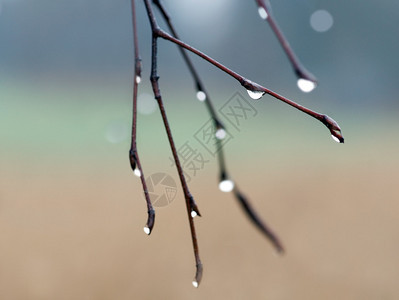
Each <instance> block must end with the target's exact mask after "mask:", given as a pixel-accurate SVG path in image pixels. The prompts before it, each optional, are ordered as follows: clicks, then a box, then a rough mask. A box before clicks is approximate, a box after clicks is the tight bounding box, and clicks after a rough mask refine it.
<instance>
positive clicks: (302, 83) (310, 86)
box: [297, 78, 316, 93]
mask: <svg viewBox="0 0 399 300" xmlns="http://www.w3.org/2000/svg"><path fill="white" fill-rule="evenodd" d="M297 85H298V87H299V88H300V90H301V91H302V92H305V93H309V92H311V91H313V90H314V89H315V87H316V83H314V82H313V81H310V80H308V79H304V78H299V79H298V81H297Z"/></svg>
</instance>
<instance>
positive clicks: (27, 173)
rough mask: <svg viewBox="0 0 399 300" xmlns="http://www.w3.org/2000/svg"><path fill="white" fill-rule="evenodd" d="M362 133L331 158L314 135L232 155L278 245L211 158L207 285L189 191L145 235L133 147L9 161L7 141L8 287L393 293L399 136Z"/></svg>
mask: <svg viewBox="0 0 399 300" xmlns="http://www.w3.org/2000/svg"><path fill="white" fill-rule="evenodd" d="M348 129H349V132H350V131H351V127H349V128H348ZM289 137H290V134H288V138H289ZM353 139H354V141H353V143H351V141H350V139H347V144H345V145H343V146H342V148H344V150H342V149H341V148H337V147H335V146H336V145H335V143H333V142H331V143H332V144H331V145H330V143H328V145H329V147H331V148H330V150H327V152H325V153H324V154H323V155H322V156H317V155H314V156H313V157H312V153H319V150H320V149H315V148H313V150H311V147H309V148H306V147H305V148H304V149H302V151H305V150H306V151H309V153H308V154H307V155H305V156H300V159H298V156H295V155H292V153H289V152H287V153H285V154H281V153H278V152H279V151H277V150H271V151H267V148H265V149H259V151H263V152H268V155H270V157H273V156H278V155H280V157H279V159H278V160H277V159H276V160H270V159H269V156H266V157H262V156H259V155H258V156H257V158H258V160H255V159H253V158H251V159H249V160H244V162H243V163H242V164H241V165H240V166H241V170H242V172H241V173H238V172H237V169H238V168H237V166H234V164H233V165H232V166H231V168H232V169H233V171H235V173H236V174H237V173H238V174H237V175H236V176H235V177H236V179H237V181H238V182H239V184H240V187H241V188H242V189H243V190H244V192H245V193H246V194H247V195H248V196H249V197H250V199H251V200H252V203H253V204H254V205H255V207H256V208H257V209H258V211H259V212H260V214H261V215H262V216H263V217H264V218H265V219H266V220H267V222H268V223H269V224H270V225H271V226H272V227H273V228H274V229H275V231H276V232H277V233H278V234H279V236H280V237H281V239H282V240H283V242H284V245H285V247H286V250H287V252H286V254H285V255H283V256H281V257H279V256H277V255H275V253H274V250H273V249H272V247H271V246H270V244H269V243H268V242H267V241H265V240H264V238H263V237H262V236H261V235H260V234H259V233H258V232H257V231H256V230H255V229H254V228H253V227H252V225H251V224H250V223H249V222H248V221H247V220H246V218H245V216H244V215H243V214H242V213H241V211H240V209H239V207H238V206H237V205H236V203H235V202H234V199H233V198H232V197H231V196H230V195H229V194H225V193H221V192H219V191H218V190H217V185H216V181H215V178H216V176H214V175H213V174H215V171H216V168H215V167H214V166H210V167H209V168H208V169H206V170H205V171H204V173H203V175H201V176H200V177H199V178H198V179H196V180H193V181H192V182H191V184H190V185H191V188H192V192H193V194H194V196H195V198H196V199H197V202H198V204H199V206H200V209H201V212H202V214H203V217H202V218H197V219H196V225H197V231H198V236H199V243H200V253H201V257H202V261H203V263H204V277H203V282H202V284H201V286H200V288H199V289H195V288H193V287H192V286H191V280H192V278H193V276H194V272H195V268H194V260H193V254H192V249H191V238H190V235H189V227H188V222H187V216H186V214H185V205H184V201H183V198H182V195H181V191H180V190H179V191H178V195H177V197H176V199H175V200H174V202H173V203H172V204H171V205H169V206H167V207H165V208H160V209H158V210H157V218H156V225H155V229H154V231H153V233H152V234H151V236H150V237H148V236H146V235H145V234H144V232H143V230H142V228H143V225H144V224H145V220H146V213H145V205H144V200H143V199H142V197H141V187H140V184H139V181H138V180H137V178H136V177H135V176H134V175H132V173H131V171H130V170H129V166H128V161H127V159H126V161H125V159H124V158H126V157H125V156H126V155H125V156H123V157H119V156H116V157H115V162H113V161H111V160H110V159H109V157H107V158H106V159H103V161H102V162H103V164H102V163H101V161H96V160H95V159H93V158H92V159H90V158H89V157H88V156H83V157H81V158H79V157H73V156H72V155H70V156H68V155H64V157H63V159H62V160H56V159H52V158H44V157H42V158H41V159H35V157H34V156H33V157H32V156H29V151H26V150H29V149H24V150H20V151H21V153H24V155H15V153H14V154H10V155H9V159H5V156H4V153H3V154H2V157H3V160H2V168H1V173H0V175H1V183H0V237H1V238H0V239H1V243H0V266H1V267H0V298H1V299H204V298H207V299H227V298H229V299H397V298H398V297H399V288H398V285H397V279H398V278H399V259H398V254H397V253H398V249H399V237H398V228H399V220H398V218H397V212H398V209H399V204H398V201H397V200H398V199H399V197H398V196H399V190H398V171H397V170H398V167H399V159H398V155H397V150H398V144H397V142H396V141H393V140H392V139H391V138H390V135H389V134H388V133H386V132H385V134H384V135H377V134H376V135H375V140H374V142H375V143H374V144H373V147H372V148H369V149H367V147H363V146H364V145H366V144H367V139H366V137H361V136H360V137H359V138H358V137H353ZM353 139H352V140H353ZM284 143H286V141H284V140H283V141H282V142H281V144H284ZM315 144H317V141H316V142H315ZM293 145H295V143H293ZM298 148H299V151H300V153H302V152H301V150H300V149H301V148H300V147H299V146H298ZM322 149H324V148H322ZM326 149H328V148H326ZM337 149H339V150H337ZM362 149H363V150H362ZM89 150H94V147H92V146H91V147H89V149H88V151H89ZM337 151H338V152H337ZM17 153H19V152H17ZM249 153H250V154H251V150H250V149H249ZM253 153H255V152H253ZM334 154H335V155H337V157H335V158H334V159H333V160H329V159H328V157H330V156H333V155H334ZM155 161H156V159H155ZM255 161H256V163H254V162H255ZM150 165H151V162H150ZM152 167H154V170H156V167H157V166H156V165H155V166H154V165H152ZM150 169H151V168H150ZM165 170H168V172H170V174H171V175H172V176H174V177H175V178H177V176H176V174H175V173H174V170H173V169H172V168H169V169H167V168H166V169H165Z"/></svg>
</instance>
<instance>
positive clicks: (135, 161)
mask: <svg viewBox="0 0 399 300" xmlns="http://www.w3.org/2000/svg"><path fill="white" fill-rule="evenodd" d="M131 6H132V23H133V41H134V63H135V68H134V78H133V121H132V140H131V146H130V151H129V159H130V166H131V167H132V170H133V172H134V174H135V175H136V176H138V177H140V179H141V184H142V186H143V191H144V197H145V200H146V203H147V211H148V219H147V223H146V225H145V227H144V232H145V233H146V234H148V235H149V234H151V232H152V228H153V227H154V222H155V211H154V209H153V207H152V204H151V199H150V196H149V194H148V188H147V184H146V181H145V177H144V172H143V168H142V167H141V163H140V158H139V155H138V152H137V143H136V142H137V134H136V128H137V90H138V84H139V83H140V81H141V59H140V55H139V46H138V39H137V24H136V6H135V0H131Z"/></svg>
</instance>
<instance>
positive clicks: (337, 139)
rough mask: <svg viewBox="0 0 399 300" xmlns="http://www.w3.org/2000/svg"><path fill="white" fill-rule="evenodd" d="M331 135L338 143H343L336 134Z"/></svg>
mask: <svg viewBox="0 0 399 300" xmlns="http://www.w3.org/2000/svg"><path fill="white" fill-rule="evenodd" d="M331 137H332V139H333V140H334V141H336V142H337V143H341V141H340V140H339V138H337V137H336V136H334V135H331Z"/></svg>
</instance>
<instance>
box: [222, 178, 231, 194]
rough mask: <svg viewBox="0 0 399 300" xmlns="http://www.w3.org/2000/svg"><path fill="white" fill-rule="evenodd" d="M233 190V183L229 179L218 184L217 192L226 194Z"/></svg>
mask: <svg viewBox="0 0 399 300" xmlns="http://www.w3.org/2000/svg"><path fill="white" fill-rule="evenodd" d="M233 189H234V182H233V181H232V180H230V179H225V180H222V181H221V182H220V183H219V190H221V191H222V192H225V193H228V192H231V191H232V190H233Z"/></svg>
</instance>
